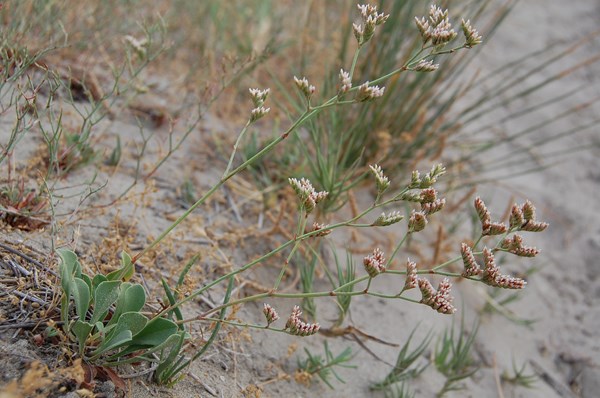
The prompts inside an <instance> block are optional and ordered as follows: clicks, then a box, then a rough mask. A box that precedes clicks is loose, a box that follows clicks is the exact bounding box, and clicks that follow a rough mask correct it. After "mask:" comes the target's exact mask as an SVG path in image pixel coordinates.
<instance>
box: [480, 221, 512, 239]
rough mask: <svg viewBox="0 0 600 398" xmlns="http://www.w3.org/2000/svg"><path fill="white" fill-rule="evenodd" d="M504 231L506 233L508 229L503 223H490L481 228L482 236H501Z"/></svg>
mask: <svg viewBox="0 0 600 398" xmlns="http://www.w3.org/2000/svg"><path fill="white" fill-rule="evenodd" d="M506 231H508V228H506V225H505V224H504V223H500V222H492V223H488V224H485V225H484V226H483V235H484V236H494V235H502V234H503V233H505V232H506Z"/></svg>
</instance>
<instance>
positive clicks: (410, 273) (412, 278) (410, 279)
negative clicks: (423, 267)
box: [404, 258, 419, 290]
mask: <svg viewBox="0 0 600 398" xmlns="http://www.w3.org/2000/svg"><path fill="white" fill-rule="evenodd" d="M418 286H419V281H418V277H417V264H416V263H415V262H413V261H410V258H409V259H408V261H407V262H406V281H405V282H404V290H409V289H414V288H416V287H418Z"/></svg>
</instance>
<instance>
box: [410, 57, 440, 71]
mask: <svg viewBox="0 0 600 398" xmlns="http://www.w3.org/2000/svg"><path fill="white" fill-rule="evenodd" d="M439 67H440V65H439V64H434V63H433V61H432V60H429V61H425V60H424V59H422V60H421V61H419V62H418V63H417V64H416V65H415V66H414V67H413V68H412V69H413V70H414V71H416V72H434V71H436V70H438V69H439Z"/></svg>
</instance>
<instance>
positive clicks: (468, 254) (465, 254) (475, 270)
mask: <svg viewBox="0 0 600 398" xmlns="http://www.w3.org/2000/svg"><path fill="white" fill-rule="evenodd" d="M460 255H461V256H462V260H463V264H464V265H465V270H464V271H463V273H462V276H464V277H469V276H475V275H479V274H481V273H482V272H483V271H482V270H481V269H480V268H479V264H477V261H475V256H474V255H473V250H471V247H470V246H469V245H467V244H466V243H461V245H460Z"/></svg>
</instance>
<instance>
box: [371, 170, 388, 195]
mask: <svg viewBox="0 0 600 398" xmlns="http://www.w3.org/2000/svg"><path fill="white" fill-rule="evenodd" d="M369 168H370V169H371V173H372V174H373V176H374V177H375V183H376V184H377V193H378V194H379V195H381V194H382V193H383V192H385V190H386V189H388V187H389V186H390V180H389V179H388V178H387V177H386V176H385V175H384V174H383V170H381V167H380V166H379V165H377V164H376V165H369Z"/></svg>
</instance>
